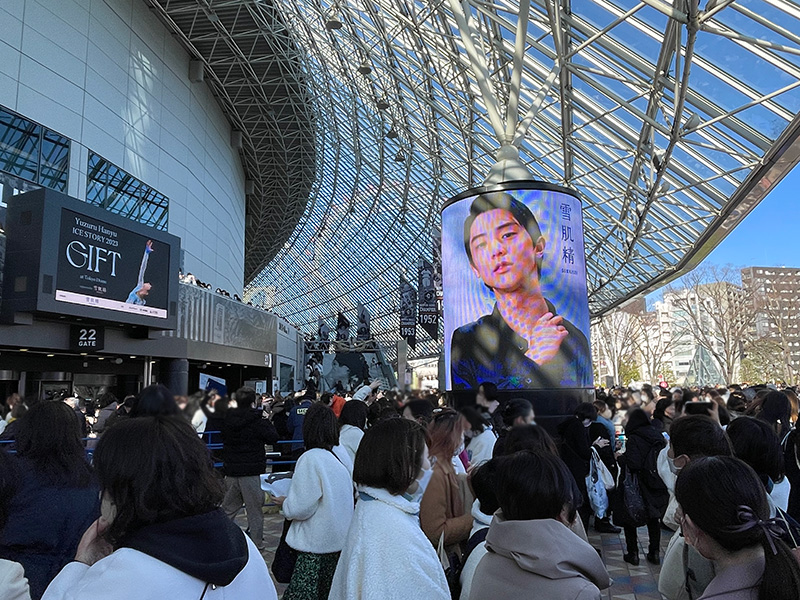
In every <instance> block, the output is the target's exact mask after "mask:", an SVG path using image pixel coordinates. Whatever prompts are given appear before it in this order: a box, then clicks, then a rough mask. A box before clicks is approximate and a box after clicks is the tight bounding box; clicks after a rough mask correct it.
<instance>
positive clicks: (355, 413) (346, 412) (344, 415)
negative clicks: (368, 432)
mask: <svg viewBox="0 0 800 600" xmlns="http://www.w3.org/2000/svg"><path fill="white" fill-rule="evenodd" d="M368 412H369V409H368V407H367V405H366V404H364V403H363V402H359V401H358V400H355V401H353V400H350V401H349V402H345V403H344V406H343V407H342V412H341V414H340V415H339V425H352V426H353V427H358V428H359V429H361V430H362V431H363V430H364V428H365V427H366V426H367V413H368Z"/></svg>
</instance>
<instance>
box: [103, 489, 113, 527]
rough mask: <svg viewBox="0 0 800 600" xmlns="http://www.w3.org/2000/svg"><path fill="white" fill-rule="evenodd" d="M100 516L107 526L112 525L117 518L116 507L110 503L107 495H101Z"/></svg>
mask: <svg viewBox="0 0 800 600" xmlns="http://www.w3.org/2000/svg"><path fill="white" fill-rule="evenodd" d="M100 515H101V516H102V517H103V519H105V520H106V521H107V522H108V524H109V525H110V524H111V523H113V522H114V519H116V517H117V505H116V504H114V503H113V502H112V501H111V499H110V498H109V497H108V494H103V495H102V498H101V500H100Z"/></svg>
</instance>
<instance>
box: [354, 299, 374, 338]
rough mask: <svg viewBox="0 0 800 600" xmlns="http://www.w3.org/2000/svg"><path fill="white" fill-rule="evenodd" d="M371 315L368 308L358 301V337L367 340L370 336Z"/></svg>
mask: <svg viewBox="0 0 800 600" xmlns="http://www.w3.org/2000/svg"><path fill="white" fill-rule="evenodd" d="M370 319H371V316H370V314H369V311H368V310H367V308H366V307H365V306H364V305H363V304H361V303H360V302H359V303H358V329H357V330H356V339H357V340H361V341H365V340H368V339H369V338H370V335H371V334H370V331H369V322H370Z"/></svg>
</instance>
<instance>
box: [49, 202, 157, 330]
mask: <svg viewBox="0 0 800 600" xmlns="http://www.w3.org/2000/svg"><path fill="white" fill-rule="evenodd" d="M61 211H62V212H61V233H60V242H59V250H60V251H59V256H58V274H57V276H56V290H55V295H56V300H58V301H59V302H68V303H71V304H82V305H85V306H93V307H96V308H103V309H106V310H113V311H117V312H125V313H131V314H137V315H143V316H148V317H156V318H159V319H166V318H167V307H168V305H169V296H168V290H169V277H170V270H169V269H170V248H169V245H167V244H161V243H159V242H158V241H154V240H152V239H149V238H147V237H145V236H143V235H139V234H138V233H134V232H132V231H129V230H126V229H123V228H121V227H117V226H115V225H110V224H108V223H107V222H105V221H101V220H99V219H97V218H93V217H90V216H87V215H84V214H79V213H77V212H74V211H72V210H69V209H67V208H62V209H61Z"/></svg>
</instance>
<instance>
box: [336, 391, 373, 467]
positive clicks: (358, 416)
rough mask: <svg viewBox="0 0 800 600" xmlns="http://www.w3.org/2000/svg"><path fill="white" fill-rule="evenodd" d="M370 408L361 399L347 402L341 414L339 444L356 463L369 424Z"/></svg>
mask: <svg viewBox="0 0 800 600" xmlns="http://www.w3.org/2000/svg"><path fill="white" fill-rule="evenodd" d="M368 412H369V408H368V407H367V405H366V404H364V403H363V402H359V401H353V400H351V401H350V402H345V404H344V406H343V407H342V414H340V415H339V425H340V426H341V429H340V430H339V445H340V446H342V447H343V448H344V449H345V450H347V453H348V454H349V455H350V460H351V461H352V462H354V463H355V460H356V452H357V451H358V445H359V444H360V443H361V438H363V437H364V428H365V427H366V426H367V413H368Z"/></svg>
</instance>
